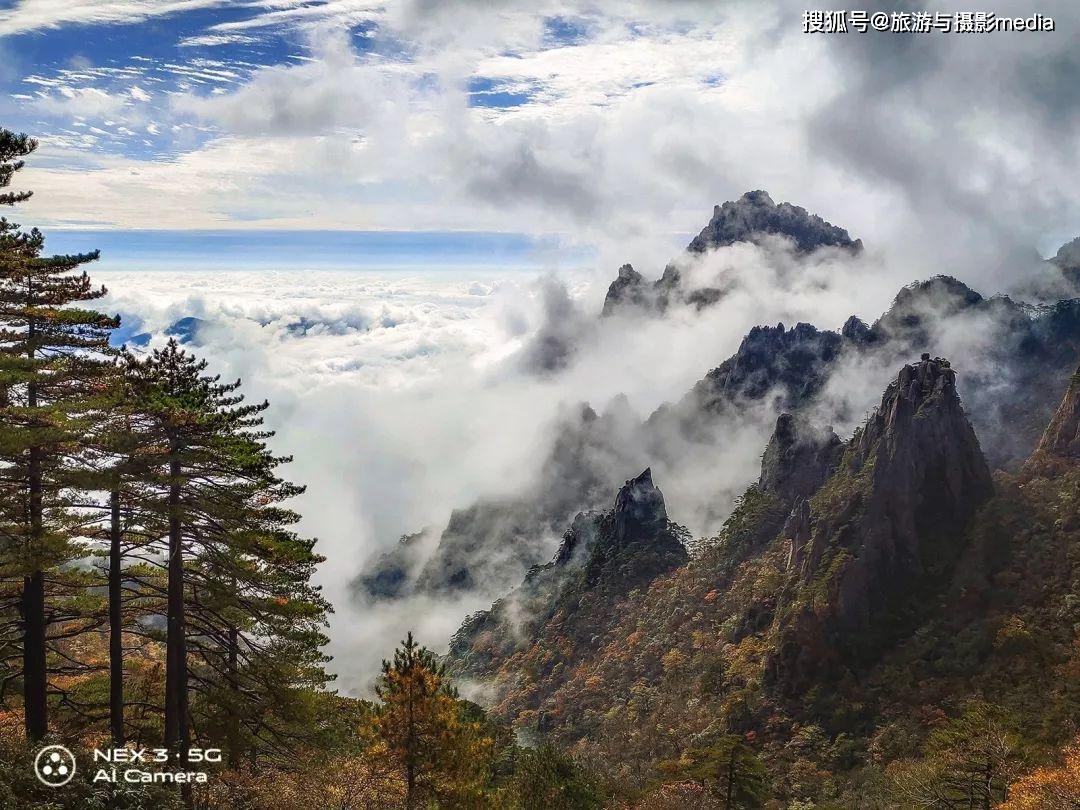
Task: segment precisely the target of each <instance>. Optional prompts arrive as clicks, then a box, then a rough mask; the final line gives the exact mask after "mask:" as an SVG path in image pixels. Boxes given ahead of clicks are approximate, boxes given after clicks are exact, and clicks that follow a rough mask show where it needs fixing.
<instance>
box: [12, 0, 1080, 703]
mask: <svg viewBox="0 0 1080 810" xmlns="http://www.w3.org/2000/svg"><path fill="white" fill-rule="evenodd" d="M1039 5H1040V8H1039V9H1038V10H1039V11H1040V12H1041V13H1043V14H1045V15H1049V16H1052V17H1053V18H1054V20H1055V23H1056V29H1055V30H1054V31H1052V32H1034V33H996V34H982V35H953V34H937V33H933V34H921V35H892V34H874V33H867V34H858V33H854V32H853V33H848V34H834V35H820V34H817V35H812V34H806V33H804V32H803V12H804V10H805V9H806V4H805V2H804V3H802V4H796V3H795V2H793V1H789V0H766V1H765V2H761V1H760V0H754V2H749V1H748V2H735V1H732V2H718V1H717V0H530V2H525V0H501V1H499V2H497V1H496V0H454V1H451V0H396V1H395V0H384V1H383V2H372V1H371V0H231V2H223V1H221V0H81V1H80V2H66V1H65V0H0V123H2V124H3V125H4V126H7V127H9V128H13V129H17V130H21V131H26V132H28V133H30V134H32V135H34V136H35V137H38V138H39V140H40V143H41V146H40V148H39V150H38V152H37V153H36V154H35V155H33V156H32V157H31V159H30V160H29V161H28V165H27V167H26V169H25V170H24V171H22V172H20V173H19V175H18V177H17V183H16V185H17V187H20V188H32V189H33V190H34V192H35V194H34V197H33V198H32V199H31V200H30V201H29V202H28V203H26V204H23V205H20V206H18V207H17V208H16V210H15V211H14V212H12V213H11V216H12V217H13V218H15V219H16V220H17V221H19V222H22V223H24V224H25V225H37V226H40V227H42V228H43V229H44V230H45V232H46V234H47V236H48V241H47V246H48V247H49V248H50V249H53V250H57V251H75V250H85V249H90V248H94V247H98V248H101V250H102V260H101V262H100V263H99V264H98V265H97V266H96V267H95V268H93V269H92V272H93V273H94V274H95V276H96V278H98V279H99V280H100V281H102V282H104V283H105V284H106V285H107V286H108V287H109V289H110V293H109V296H108V297H107V298H106V299H104V300H103V301H102V302H101V304H102V307H103V308H105V309H107V310H108V311H110V312H118V313H120V314H122V315H123V317H124V322H125V328H130V329H131V330H132V333H134V332H135V331H139V330H142V331H146V332H148V333H151V334H152V335H153V336H154V337H153V343H152V344H151V345H156V344H159V343H160V342H161V341H163V340H164V339H165V336H164V332H165V330H166V329H167V328H168V326H169V325H170V324H172V323H174V322H175V321H176V320H178V319H180V318H185V317H196V318H199V319H201V320H202V322H203V323H204V326H203V327H202V328H201V329H200V330H199V335H198V338H197V340H196V342H195V343H194V344H192V346H191V348H192V349H193V350H194V351H197V352H198V353H200V355H202V356H205V357H207V358H208V359H209V360H210V361H211V365H212V368H213V369H214V370H215V372H218V371H220V372H221V373H222V374H223V375H224V376H225V377H227V378H233V377H237V376H240V377H243V379H244V385H245V387H244V390H245V391H246V392H248V394H249V396H250V397H251V398H252V399H255V400H261V399H262V398H263V397H268V398H269V399H270V401H271V408H270V410H269V411H268V421H269V424H270V426H271V427H273V428H274V429H276V430H277V431H278V436H277V438H276V439H275V449H277V450H278V451H280V452H282V453H286V454H291V455H294V456H295V459H296V460H295V461H294V462H293V464H292V465H291V470H290V472H291V474H292V475H293V477H295V478H296V480H298V481H299V482H301V483H304V484H307V485H308V487H309V489H308V492H307V494H305V495H304V496H303V498H302V499H301V503H300V505H299V509H300V512H301V514H302V515H303V523H302V530H303V531H305V532H306V533H308V534H310V535H317V536H318V537H319V541H320V543H319V548H320V549H321V550H322V552H323V553H324V554H326V556H327V557H328V563H327V564H326V565H325V566H323V567H322V569H321V570H320V582H321V584H323V585H324V586H325V587H326V588H327V593H328V595H329V596H330V598H331V600H332V601H333V602H334V603H335V606H336V611H337V612H336V613H335V616H334V619H333V623H332V625H331V639H332V645H331V652H332V653H333V654H334V655H335V656H336V662H335V668H336V671H337V672H339V673H340V674H341V675H342V681H341V683H342V684H343V685H344V687H345V688H346V689H349V690H356V691H363V689H364V688H365V684H366V683H367V682H368V681H369V679H370V676H371V674H373V672H374V671H375V670H376V669H377V662H378V659H379V658H380V657H382V656H385V655H387V654H388V653H389V652H390V651H392V649H393V643H394V642H395V641H396V640H397V639H399V638H400V637H401V636H403V634H404V633H405V632H406V631H407V630H409V629H414V630H417V631H418V636H419V637H420V638H421V640H422V641H424V642H425V643H428V644H429V645H431V646H433V647H436V648H438V647H439V646H440V645H442V644H443V643H445V641H446V639H447V638H448V637H449V634H450V633H452V632H453V630H454V629H455V628H456V626H457V624H458V622H459V621H460V618H461V617H462V616H463V615H464V614H465V613H467V612H469V611H471V610H475V609H477V608H479V607H482V606H483V605H482V604H481V603H478V602H476V600H470V599H469V598H468V597H466V598H464V599H463V601H461V602H460V603H454V604H450V605H447V604H430V603H424V602H420V603H410V604H409V605H406V606H402V605H397V606H394V607H393V609H392V610H385V611H383V612H378V611H376V610H374V609H373V608H370V607H366V608H365V607H361V606H357V605H354V604H351V603H350V601H349V588H348V584H349V581H350V580H351V578H352V577H354V576H355V575H356V574H357V573H358V571H359V570H360V569H361V567H362V566H363V564H364V562H365V561H366V560H368V559H370V558H371V556H372V555H373V554H375V553H378V552H379V551H380V550H382V549H386V548H389V547H392V546H393V545H394V544H395V543H396V542H397V539H398V537H399V536H400V535H401V534H404V533H407V532H415V531H417V530H419V529H421V528H423V527H425V526H435V527H440V526H445V523H446V520H447V518H448V516H449V514H450V512H451V510H452V509H455V508H461V507H465V506H468V505H470V504H471V503H473V502H474V501H475V500H476V499H477V498H480V497H487V496H492V495H504V494H513V493H515V492H521V491H527V490H528V488H529V487H530V486H531V485H532V484H533V482H534V473H535V471H536V467H537V460H538V459H540V458H542V457H543V455H544V453H545V451H546V448H548V447H549V446H550V445H551V442H552V441H553V440H554V437H555V434H554V433H553V432H552V431H553V427H552V426H553V425H554V424H555V423H556V422H557V420H558V419H559V416H560V414H562V413H565V409H566V408H572V407H575V406H576V405H577V404H579V403H581V402H589V403H590V404H591V405H593V406H594V407H596V408H597V409H598V410H602V409H603V408H605V407H607V406H608V405H610V404H611V403H612V402H613V401H614V400H616V398H617V397H618V395H619V394H625V395H626V396H627V397H628V400H627V401H628V404H629V407H630V408H631V409H632V410H633V412H634V413H635V414H636V415H637V416H639V417H645V416H647V415H648V414H649V413H651V412H652V411H653V410H654V409H655V408H657V407H658V406H660V405H661V404H663V403H664V402H670V401H674V400H677V399H679V398H680V397H681V396H683V395H684V394H685V393H686V391H687V390H689V388H690V387H691V386H692V385H693V384H694V382H695V381H697V380H699V379H701V377H703V376H704V374H705V373H706V372H707V371H708V370H710V369H711V368H714V367H715V366H717V365H719V364H720V362H722V361H723V360H724V359H726V358H727V357H728V356H730V355H731V354H732V353H733V352H734V351H735V350H736V349H737V347H738V345H739V341H740V339H741V337H742V336H743V335H744V334H745V333H746V331H747V330H748V329H749V328H750V327H752V326H754V325H756V324H762V323H765V324H775V323H777V322H778V321H783V322H784V323H787V324H789V325H790V324H793V323H795V322H797V321H800V320H803V321H809V322H812V323H815V324H816V325H818V326H820V327H822V328H832V329H836V328H839V327H840V325H841V324H843V322H844V321H845V319H846V318H847V317H848V316H849V315H852V314H856V315H859V316H861V317H862V318H864V319H865V320H867V321H868V322H869V321H872V320H873V319H874V318H875V317H877V316H878V315H879V314H880V313H881V312H883V311H884V310H885V309H886V308H887V307H888V306H889V303H890V301H891V300H892V297H893V296H894V295H895V294H896V292H897V290H898V289H899V288H900V287H901V286H903V285H905V284H908V283H910V282H912V281H915V280H917V279H925V278H928V277H930V276H932V275H935V274H938V273H949V274H951V275H954V276H957V277H958V278H960V279H962V280H964V281H966V282H967V283H969V284H971V285H972V286H973V287H975V288H976V289H978V290H980V291H981V292H983V293H985V294H988V295H989V294H993V293H996V292H1003V291H1013V290H1016V289H1017V288H1023V287H1024V286H1025V285H1026V284H1028V282H1030V280H1031V279H1032V278H1034V277H1036V276H1037V275H1038V274H1039V273H1044V272H1045V271H1046V268H1045V266H1044V264H1043V263H1042V262H1041V260H1040V257H1041V256H1047V255H1050V254H1052V253H1053V252H1054V251H1055V250H1056V249H1057V247H1058V246H1059V245H1060V244H1062V243H1063V242H1065V241H1067V240H1069V239H1071V238H1073V237H1075V236H1077V235H1080V194H1077V189H1080V160H1078V157H1080V34H1078V31H1080V6H1077V5H1076V4H1075V3H1074V2H1072V0H1047V2H1041V3H1040V4H1039ZM863 7H864V8H867V9H877V8H879V4H867V5H865V6H863ZM888 7H889V8H890V9H896V8H906V9H915V8H925V9H927V10H930V11H942V12H949V13H952V12H958V11H965V10H983V11H986V10H992V11H996V12H997V13H999V14H1006V13H1023V14H1025V15H1028V14H1030V13H1031V12H1032V9H1031V8H1030V7H1029V4H1026V3H1025V4H1020V3H1012V2H1000V3H996V4H995V5H994V6H993V8H990V7H989V6H972V5H970V4H967V3H962V2H956V3H951V4H948V5H944V4H935V3H929V2H928V3H925V4H921V3H904V2H899V1H898V2H893V3H890V4H889V6H888ZM758 188H762V189H765V190H767V191H768V192H769V193H770V195H771V196H772V198H773V199H775V200H776V201H777V202H780V201H790V202H793V203H795V204H798V205H802V206H804V207H806V208H807V209H809V210H810V211H812V212H814V213H817V214H820V215H821V216H823V217H824V218H825V219H827V220H829V221H830V222H832V223H834V224H837V225H839V226H841V227H844V228H846V229H848V231H849V232H850V233H851V235H852V237H854V238H861V239H862V240H863V243H864V245H865V246H866V249H865V251H864V252H863V254H861V255H860V256H859V257H858V258H852V257H846V258H845V257H839V258H838V257H836V256H825V257H818V258H816V259H814V260H813V261H808V260H804V259H801V258H798V257H794V256H792V255H791V254H790V251H785V249H784V248H783V246H782V245H781V246H776V245H772V246H771V247H770V246H765V247H762V246H753V245H746V244H744V245H737V246H733V247H731V248H726V249H723V250H721V251H718V252H717V253H716V254H710V255H709V256H707V257H705V258H704V259H703V262H704V264H703V268H700V269H701V270H702V272H705V273H706V274H708V273H713V274H715V273H718V272H722V273H735V274H736V275H737V276H738V278H739V280H740V281H739V291H738V293H737V294H733V295H731V296H730V298H729V299H727V300H726V301H725V302H724V303H723V304H721V305H718V306H716V307H714V308H711V309H709V310H706V311H702V312H697V311H692V310H689V309H687V310H682V309H678V310H677V311H673V312H671V313H669V314H668V316H667V317H665V318H663V319H654V320H649V321H644V322H643V321H627V320H623V319H619V318H616V319H605V322H604V324H603V325H601V324H600V323H599V319H598V317H597V315H598V313H599V311H600V308H601V304H602V301H603V297H604V292H605V290H606V288H607V285H608V283H609V282H610V280H611V279H612V278H614V276H615V272H616V268H618V267H619V266H620V265H622V264H623V263H625V262H632V263H633V264H634V266H635V267H636V268H637V269H638V270H640V271H641V272H642V273H643V274H644V275H645V276H646V277H647V278H653V277H656V276H658V275H659V274H660V272H661V271H662V269H663V267H664V265H665V263H666V262H667V261H669V260H670V259H672V258H673V257H674V256H675V255H676V254H677V252H678V250H679V249H680V248H681V247H682V246H684V245H685V244H686V243H687V241H688V240H689V238H690V236H691V235H693V234H695V233H697V232H698V231H699V230H700V229H701V228H702V227H703V226H704V225H705V223H706V222H707V221H708V218H709V216H710V214H711V212H712V208H713V206H714V205H716V204H718V203H722V202H723V201H725V200H732V199H736V198H738V197H739V196H740V195H741V194H742V193H743V192H745V191H747V190H750V189H758ZM953 327H954V328H953V329H952V330H951V331H947V330H946V331H943V332H942V334H941V335H940V342H941V347H940V348H941V349H942V350H944V349H946V348H947V349H949V350H950V351H952V352H954V353H956V354H958V355H959V354H964V353H967V354H969V355H970V357H969V358H968V359H969V361H971V359H972V358H975V357H977V356H978V355H979V354H980V352H981V351H982V348H981V347H982V346H983V345H984V344H985V343H986V341H987V340H990V339H991V336H990V333H989V332H987V331H985V330H979V329H976V328H968V326H967V325H964V327H963V328H962V329H959V330H957V329H956V328H955V327H956V325H955V324H953ZM552 336H555V337H556V338H558V339H559V340H565V341H568V342H569V343H570V344H572V345H573V346H574V347H575V352H574V354H573V357H572V359H571V361H570V363H569V364H568V366H567V367H566V368H565V369H562V370H560V371H558V372H556V373H550V374H539V375H538V374H537V373H536V372H535V371H534V370H530V369H529V367H528V363H527V359H528V357H529V352H530V350H531V349H532V348H533V347H535V346H536V345H537V341H538V340H543V339H549V338H551V337H552ZM891 373H894V370H893V369H887V368H883V369H877V368H875V369H863V370H860V371H859V372H858V373H857V374H852V375H850V376H849V377H845V384H847V385H848V386H849V387H848V389H847V390H845V391H843V392H842V396H843V398H845V399H846V400H850V402H851V403H853V405H852V410H853V412H855V413H863V412H864V409H865V408H868V407H870V406H872V404H873V403H874V401H875V400H876V399H878V398H879V397H880V392H881V388H882V386H883V385H884V383H885V382H887V380H888V377H889V375H890V374H891ZM838 396H840V394H838ZM774 418H775V414H771V413H764V412H763V413H760V414H747V415H746V419H745V420H744V422H742V423H740V424H739V425H733V426H731V432H730V435H727V436H724V437H723V442H722V443H721V444H720V445H719V446H717V447H716V448H706V450H707V452H703V453H702V455H701V457H700V458H699V459H697V460H696V466H693V467H692V468H690V469H687V470H683V471H681V472H680V471H678V470H668V471H665V476H667V477H666V478H665V480H657V484H658V486H660V488H661V489H662V490H664V492H665V497H666V498H667V500H668V504H669V509H670V511H671V513H672V517H673V519H675V520H682V521H684V522H686V523H691V524H692V523H693V520H692V518H693V514H694V512H693V509H694V506H695V504H694V500H695V495H696V494H697V493H695V491H694V481H695V479H698V478H700V477H701V476H703V475H706V474H708V475H712V476H714V477H715V476H719V477H720V478H721V479H722V483H723V486H724V488H725V489H730V491H731V492H732V493H737V492H739V491H741V490H742V488H743V487H744V486H745V484H746V482H748V481H749V480H752V478H753V477H755V476H756V466H757V463H758V459H759V456H760V452H761V449H762V445H763V441H764V436H766V435H767V434H768V431H769V429H770V428H771V420H772V419H774ZM837 427H838V430H841V429H843V430H849V429H850V428H851V427H852V425H838V426H837ZM714 449H715V454H713V451H714ZM615 472H617V474H614V473H615ZM638 472H640V470H637V469H634V470H630V469H627V470H619V471H613V484H618V483H620V482H621V481H622V480H623V479H625V478H629V477H630V476H631V475H635V474H637V473H638ZM713 483H716V482H715V481H713ZM710 492H711V493H714V492H715V490H710ZM699 500H700V498H699ZM699 505H700V504H699ZM710 506H713V507H715V510H716V512H717V513H718V514H719V515H720V516H721V517H722V515H723V513H724V509H725V505H724V504H710Z"/></svg>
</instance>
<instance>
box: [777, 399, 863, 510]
mask: <svg viewBox="0 0 1080 810" xmlns="http://www.w3.org/2000/svg"><path fill="white" fill-rule="evenodd" d="M843 449H844V448H843V442H841V441H840V437H839V436H837V435H836V434H835V433H834V432H833V430H832V428H831V427H826V428H824V429H817V428H814V427H813V426H812V425H810V424H808V423H807V422H806V421H805V420H803V419H801V418H798V417H795V416H793V415H791V414H789V413H783V414H780V416H779V417H778V418H777V420H776V428H775V429H774V430H773V434H772V437H771V438H770V439H769V443H768V445H766V447H765V452H764V454H763V455H762V457H761V475H760V477H759V478H758V489H760V490H761V491H762V492H767V493H769V494H771V495H775V496H776V497H777V498H779V499H780V500H781V501H782V502H784V503H795V502H796V501H798V500H800V499H803V498H809V497H810V496H811V495H813V494H814V493H815V492H817V490H818V489H819V488H820V487H821V485H822V484H824V483H825V481H826V479H828V477H829V476H830V475H831V474H832V473H833V471H834V470H835V469H836V467H837V465H838V464H839V462H840V457H841V455H842V453H843Z"/></svg>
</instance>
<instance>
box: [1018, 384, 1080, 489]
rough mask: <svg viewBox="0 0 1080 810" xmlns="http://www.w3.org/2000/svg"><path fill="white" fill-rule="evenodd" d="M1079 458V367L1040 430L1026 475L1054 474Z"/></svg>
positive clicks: (1025, 467) (1025, 469)
mask: <svg viewBox="0 0 1080 810" xmlns="http://www.w3.org/2000/svg"><path fill="white" fill-rule="evenodd" d="M1078 461H1080V368H1078V369H1077V370H1076V373H1075V374H1073V375H1072V379H1071V380H1070V382H1069V388H1068V390H1067V391H1066V392H1065V398H1064V399H1062V401H1061V405H1060V406H1058V409H1057V411H1056V412H1055V413H1054V417H1053V419H1051V420H1050V424H1049V425H1048V426H1047V428H1046V432H1045V433H1043V437H1042V439H1041V440H1040V442H1039V446H1038V447H1037V448H1036V449H1035V452H1034V453H1033V454H1032V456H1031V459H1030V460H1029V461H1028V462H1027V464H1025V465H1024V471H1025V473H1027V474H1029V475H1030V474H1040V475H1047V474H1054V473H1055V472H1057V471H1058V470H1059V469H1060V468H1062V467H1064V466H1067V465H1070V464H1072V465H1075V464H1076V463H1077V462H1078Z"/></svg>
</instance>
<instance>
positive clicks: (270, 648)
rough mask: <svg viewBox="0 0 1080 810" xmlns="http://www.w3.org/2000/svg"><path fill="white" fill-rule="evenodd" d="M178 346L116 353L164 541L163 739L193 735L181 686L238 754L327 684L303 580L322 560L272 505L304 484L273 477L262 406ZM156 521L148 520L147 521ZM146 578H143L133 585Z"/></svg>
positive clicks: (144, 502)
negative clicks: (141, 422)
mask: <svg viewBox="0 0 1080 810" xmlns="http://www.w3.org/2000/svg"><path fill="white" fill-rule="evenodd" d="M206 368H207V363H206V362H205V361H201V360H198V359H196V358H195V357H193V356H192V355H190V354H188V353H186V352H185V351H183V350H182V349H181V348H180V346H179V344H177V343H176V341H170V342H169V344H168V345H167V346H166V347H165V348H164V349H161V350H157V351H154V352H153V354H152V355H151V356H150V357H148V358H147V359H145V360H139V359H137V358H134V357H130V356H129V357H127V358H126V359H125V368H124V374H125V376H126V378H127V384H128V385H129V387H130V402H131V407H132V408H133V409H134V410H135V411H136V412H137V413H138V414H140V415H141V416H140V418H145V420H146V427H145V429H146V430H147V431H148V432H149V434H150V435H151V436H156V440H155V441H154V442H152V444H153V445H154V446H156V448H157V451H156V452H157V456H156V458H155V459H154V460H151V459H150V458H148V457H145V456H144V457H143V459H142V460H141V462H140V463H141V467H142V474H141V477H142V480H143V482H144V483H145V484H146V485H147V486H148V487H149V488H150V489H152V490H156V491H157V492H158V493H159V496H158V497H157V498H154V497H148V496H141V497H140V501H139V508H140V509H141V510H142V511H143V512H144V515H143V517H142V518H141V522H142V523H143V524H144V525H145V526H146V527H147V528H146V529H145V531H146V532H147V533H148V534H150V535H154V534H155V533H156V534H158V535H160V536H162V537H164V538H167V543H166V547H165V548H164V556H165V563H164V567H165V569H166V583H167V584H166V587H165V593H164V594H163V595H164V598H165V611H164V612H165V614H166V617H167V630H166V639H165V641H166V684H165V742H166V744H167V745H168V746H169V747H171V748H173V749H175V750H178V751H186V750H187V748H188V747H189V746H190V742H191V730H190V726H189V721H190V717H191V711H190V705H189V704H190V695H191V694H192V693H193V692H197V693H199V695H200V697H201V699H202V704H201V706H200V708H201V709H203V710H204V712H205V713H206V715H207V716H206V720H207V726H208V729H207V730H210V731H214V730H219V731H222V732H223V733H224V735H225V737H226V739H227V741H228V747H229V750H230V756H231V757H232V758H233V760H234V763H235V762H236V761H237V759H238V757H239V754H240V752H241V750H247V751H249V753H250V752H252V751H254V749H255V748H256V747H257V744H258V743H260V742H261V743H263V744H266V745H272V744H275V743H276V744H278V745H280V746H285V745H287V737H288V736H289V734H290V730H289V729H288V728H286V726H287V716H288V711H287V709H288V707H289V705H290V704H298V703H300V700H299V696H298V692H299V690H301V689H302V688H304V687H308V688H315V687H321V686H323V685H324V684H325V682H326V680H327V676H326V675H325V673H324V671H323V668H322V665H323V663H324V662H325V660H326V659H325V657H324V656H323V655H322V653H321V652H320V651H319V648H320V647H321V646H322V644H323V643H324V642H325V637H324V636H323V634H322V632H321V628H322V627H323V626H324V624H325V614H326V612H327V610H328V605H327V604H326V602H325V600H323V598H322V597H321V595H320V594H319V592H318V589H317V588H316V587H315V586H313V585H312V584H311V583H310V579H311V575H312V574H313V572H314V568H315V566H316V565H317V564H318V563H319V562H320V561H321V559H322V558H320V557H319V556H318V555H317V554H315V552H314V541H312V540H305V539H302V538H300V537H298V536H297V535H296V534H295V533H294V532H293V531H292V530H291V528H290V527H291V526H292V525H293V524H294V523H295V522H296V521H297V520H298V516H297V515H296V514H295V513H294V512H293V511H291V510H289V509H287V508H286V507H284V506H282V505H281V504H282V503H283V502H284V501H286V500H288V499H290V498H292V497H294V496H296V495H298V494H300V493H301V492H303V488H302V487H298V486H296V485H293V484H290V483H288V482H286V481H284V480H283V479H281V478H280V477H278V476H277V475H276V473H275V469H276V468H277V467H278V466H280V465H281V464H284V463H286V462H288V461H289V459H288V458H280V457H276V456H274V455H273V454H272V453H270V451H269V450H268V448H267V446H266V440H267V439H269V438H270V437H272V435H273V434H272V433H271V432H268V431H264V430H261V429H260V428H261V425H262V416H261V414H262V412H263V411H264V410H265V409H266V408H267V407H268V404H267V403H266V402H262V403H258V404H245V403H244V397H243V395H241V394H239V393H237V391H238V388H239V386H240V383H239V381H237V382H234V383H222V382H221V381H220V378H219V377H217V376H210V375H208V374H206V373H205V370H206ZM154 526H157V527H158V529H157V530H156V532H155V530H154V528H153V527H154ZM143 584H144V585H145V586H147V587H153V584H152V583H147V582H144V583H143Z"/></svg>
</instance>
